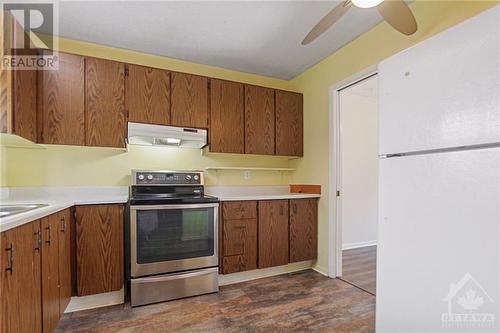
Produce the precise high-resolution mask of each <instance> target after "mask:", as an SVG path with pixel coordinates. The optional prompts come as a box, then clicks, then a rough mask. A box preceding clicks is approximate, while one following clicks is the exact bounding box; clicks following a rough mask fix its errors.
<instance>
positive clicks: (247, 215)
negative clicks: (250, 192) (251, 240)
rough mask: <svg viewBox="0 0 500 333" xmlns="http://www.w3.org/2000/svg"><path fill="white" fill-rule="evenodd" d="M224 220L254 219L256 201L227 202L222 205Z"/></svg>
mask: <svg viewBox="0 0 500 333" xmlns="http://www.w3.org/2000/svg"><path fill="white" fill-rule="evenodd" d="M222 216H223V217H224V220H239V219H256V218H257V201H229V202H224V204H223V205H222Z"/></svg>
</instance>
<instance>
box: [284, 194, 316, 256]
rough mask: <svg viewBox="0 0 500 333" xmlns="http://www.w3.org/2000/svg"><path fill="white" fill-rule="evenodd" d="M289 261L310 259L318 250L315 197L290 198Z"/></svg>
mask: <svg viewBox="0 0 500 333" xmlns="http://www.w3.org/2000/svg"><path fill="white" fill-rule="evenodd" d="M289 236H290V240H289V241H290V262H297V261H303V260H311V259H315V258H316V257H317V251H318V203H317V199H293V200H290V234H289Z"/></svg>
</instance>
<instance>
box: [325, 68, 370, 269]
mask: <svg viewBox="0 0 500 333" xmlns="http://www.w3.org/2000/svg"><path fill="white" fill-rule="evenodd" d="M377 74H378V66H377V65H373V66H370V67H368V68H366V69H364V70H362V71H360V72H358V73H356V74H354V75H352V76H350V77H348V78H346V79H344V80H342V81H340V82H337V83H336V84H334V85H333V86H331V87H330V89H329V90H330V91H329V94H330V110H329V121H328V123H329V135H328V136H329V148H330V161H329V162H330V163H329V166H330V167H329V172H328V174H329V177H328V178H329V179H328V189H329V193H330V197H329V201H330V202H329V204H328V216H329V219H328V276H329V277H331V278H336V277H339V276H342V186H341V185H342V184H341V175H342V173H341V172H342V169H341V165H342V163H341V162H342V161H341V156H342V155H341V151H340V149H341V145H340V91H341V90H343V89H345V88H347V87H349V86H352V85H354V84H356V83H358V82H361V81H363V80H366V79H368V78H370V77H372V76H376V75H377ZM337 191H340V194H341V195H340V196H337Z"/></svg>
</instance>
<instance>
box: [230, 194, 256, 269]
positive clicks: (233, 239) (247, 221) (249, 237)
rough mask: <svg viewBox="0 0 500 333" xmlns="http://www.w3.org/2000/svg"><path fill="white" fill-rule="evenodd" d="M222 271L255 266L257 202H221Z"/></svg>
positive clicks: (253, 267) (254, 267)
mask: <svg viewBox="0 0 500 333" xmlns="http://www.w3.org/2000/svg"><path fill="white" fill-rule="evenodd" d="M222 238H223V239H222V244H223V245H222V254H221V257H222V273H223V274H229V273H235V272H241V271H247V270H251V269H256V268H257V202H256V201H241V202H224V203H223V204H222Z"/></svg>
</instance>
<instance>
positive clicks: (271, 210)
mask: <svg viewBox="0 0 500 333" xmlns="http://www.w3.org/2000/svg"><path fill="white" fill-rule="evenodd" d="M286 264H288V200H269V201H259V268H265V267H272V266H279V265H286Z"/></svg>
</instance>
